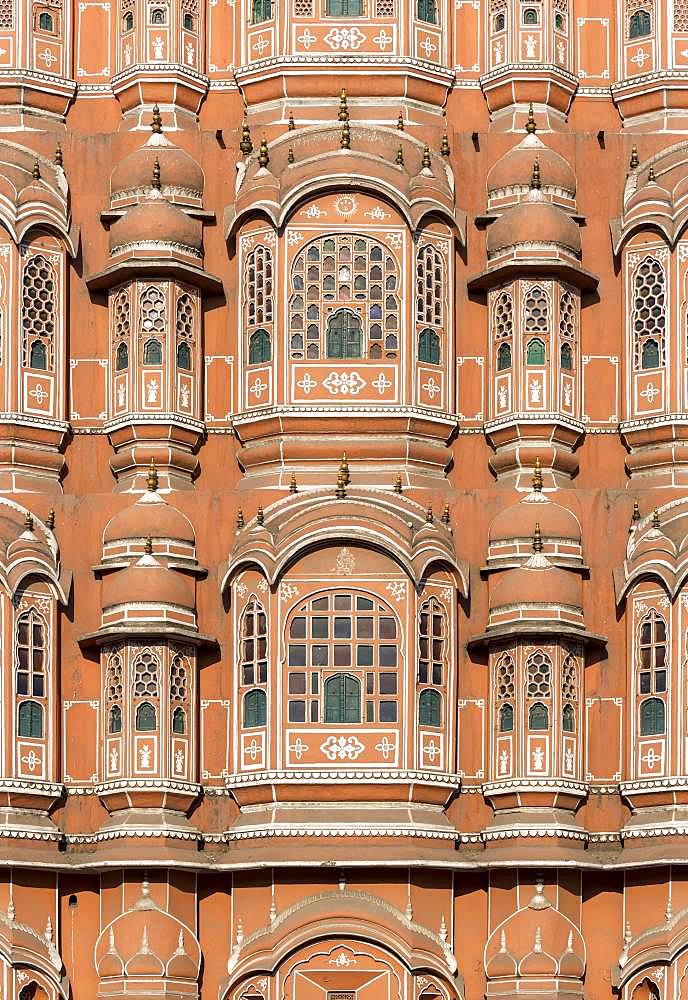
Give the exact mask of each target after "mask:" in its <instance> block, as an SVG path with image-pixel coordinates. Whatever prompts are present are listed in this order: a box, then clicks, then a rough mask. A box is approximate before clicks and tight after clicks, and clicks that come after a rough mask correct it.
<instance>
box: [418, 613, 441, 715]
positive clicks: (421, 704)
mask: <svg viewBox="0 0 688 1000" xmlns="http://www.w3.org/2000/svg"><path fill="white" fill-rule="evenodd" d="M418 631H419V639H418V642H419V649H418V653H419V655H418V684H419V685H420V686H421V688H422V690H421V692H420V695H419V701H418V715H419V720H420V723H421V725H426V726H439V725H440V724H441V722H442V698H441V695H440V693H439V691H438V690H437V689H438V688H443V687H444V685H445V683H446V673H447V661H446V657H447V616H446V613H445V610H444V608H443V607H442V605H441V604H440V603H439V601H437V600H436V599H435V598H434V597H432V598H431V599H430V600H429V601H426V602H425V604H423V606H422V607H421V609H420V616H419V622H418Z"/></svg>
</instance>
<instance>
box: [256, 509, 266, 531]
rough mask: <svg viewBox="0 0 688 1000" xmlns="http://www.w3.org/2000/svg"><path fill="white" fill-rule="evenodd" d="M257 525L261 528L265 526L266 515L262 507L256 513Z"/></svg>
mask: <svg viewBox="0 0 688 1000" xmlns="http://www.w3.org/2000/svg"><path fill="white" fill-rule="evenodd" d="M256 523H257V524H259V525H260V526H261V527H262V526H263V525H264V524H265V513H264V511H263V508H262V506H260V507H258V510H257V511H256Z"/></svg>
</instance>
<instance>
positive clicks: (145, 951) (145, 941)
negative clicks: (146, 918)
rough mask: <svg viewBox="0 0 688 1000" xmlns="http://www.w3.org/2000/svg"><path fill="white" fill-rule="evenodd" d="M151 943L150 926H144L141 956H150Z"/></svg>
mask: <svg viewBox="0 0 688 1000" xmlns="http://www.w3.org/2000/svg"><path fill="white" fill-rule="evenodd" d="M150 953H151V950H150V942H149V940H148V924H144V925H143V931H142V932H141V947H140V948H139V954H141V955H150Z"/></svg>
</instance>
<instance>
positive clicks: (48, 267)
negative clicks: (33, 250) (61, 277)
mask: <svg viewBox="0 0 688 1000" xmlns="http://www.w3.org/2000/svg"><path fill="white" fill-rule="evenodd" d="M56 291H57V283H56V279H55V271H54V269H53V266H52V264H50V262H49V261H48V260H47V259H46V258H45V257H44V256H43V255H42V254H36V255H35V256H33V257H29V258H28V260H27V261H26V263H25V264H24V272H23V275H22V358H23V363H24V366H25V367H26V368H34V369H36V370H38V371H52V370H53V365H54V360H53V358H54V351H55V343H54V339H55V331H56V325H57V324H56V314H57V308H56Z"/></svg>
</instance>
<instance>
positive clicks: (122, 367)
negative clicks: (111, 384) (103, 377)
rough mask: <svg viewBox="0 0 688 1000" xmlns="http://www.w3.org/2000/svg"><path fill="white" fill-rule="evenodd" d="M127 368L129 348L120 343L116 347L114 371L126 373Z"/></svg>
mask: <svg viewBox="0 0 688 1000" xmlns="http://www.w3.org/2000/svg"><path fill="white" fill-rule="evenodd" d="M128 367H129V348H128V347H127V345H126V344H125V343H124V342H123V341H122V342H120V343H119V344H118V345H117V352H116V355H115V370H116V371H118V372H123V371H126V370H127V368H128Z"/></svg>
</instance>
